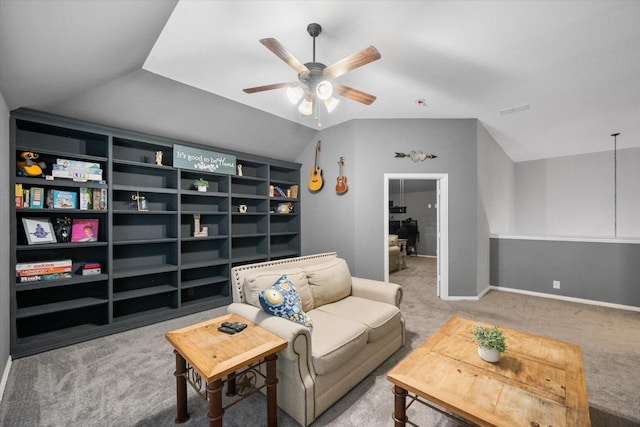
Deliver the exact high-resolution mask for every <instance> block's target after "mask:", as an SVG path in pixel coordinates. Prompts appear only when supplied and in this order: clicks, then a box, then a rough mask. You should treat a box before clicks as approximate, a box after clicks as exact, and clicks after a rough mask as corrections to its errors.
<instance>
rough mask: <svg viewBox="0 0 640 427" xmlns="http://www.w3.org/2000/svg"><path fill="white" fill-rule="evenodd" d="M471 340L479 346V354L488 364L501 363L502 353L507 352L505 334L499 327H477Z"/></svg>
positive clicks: (474, 328) (472, 331)
mask: <svg viewBox="0 0 640 427" xmlns="http://www.w3.org/2000/svg"><path fill="white" fill-rule="evenodd" d="M471 339H472V340H473V341H474V342H475V343H476V344H478V354H479V355H480V357H481V358H482V359H483V360H486V361H487V362H491V363H495V362H497V361H499V360H500V353H504V352H505V351H506V350H507V343H506V340H505V338H504V334H503V333H502V331H501V330H500V329H498V327H497V326H494V327H493V328H487V327H484V326H478V325H476V326H474V327H473V329H472V330H471Z"/></svg>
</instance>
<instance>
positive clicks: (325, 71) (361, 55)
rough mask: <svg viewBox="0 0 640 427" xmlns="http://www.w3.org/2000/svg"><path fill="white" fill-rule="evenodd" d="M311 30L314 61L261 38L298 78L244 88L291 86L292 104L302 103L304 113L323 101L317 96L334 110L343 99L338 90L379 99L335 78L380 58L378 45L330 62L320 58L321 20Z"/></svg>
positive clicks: (360, 99)
mask: <svg viewBox="0 0 640 427" xmlns="http://www.w3.org/2000/svg"><path fill="white" fill-rule="evenodd" d="M307 32H308V33H309V35H310V36H311V37H312V38H313V61H312V62H307V63H306V64H303V63H302V62H301V61H300V60H299V59H298V58H296V57H295V56H293V54H291V52H289V51H288V50H287V49H286V48H285V47H284V46H283V45H282V44H281V43H280V42H279V41H277V40H276V39H274V38H266V39H261V40H260V43H262V44H263V45H264V46H265V47H266V48H267V49H269V50H270V51H271V52H273V53H274V54H276V56H278V58H280V59H282V60H283V61H284V62H286V63H287V64H288V65H289V66H290V67H291V68H293V69H294V70H295V71H296V72H297V73H298V82H289V83H275V84H270V85H265V86H256V87H251V88H247V89H243V91H244V92H245V93H256V92H264V91H267V90H273V89H281V88H287V96H288V98H289V100H290V101H291V103H292V104H294V105H298V111H299V112H300V114H302V115H303V116H310V115H311V114H312V112H313V109H314V106H315V107H316V108H317V105H318V104H319V103H317V102H315V101H316V99H319V100H321V101H322V102H323V103H324V105H325V107H326V108H327V111H329V112H331V111H333V110H334V109H335V107H336V106H337V105H338V104H339V103H340V101H339V100H338V99H336V98H335V97H334V96H333V94H334V93H335V94H337V95H339V96H342V97H345V98H349V99H351V100H354V101H357V102H360V103H362V104H366V105H370V104H371V103H372V102H373V101H375V100H376V97H375V96H373V95H371V94H368V93H366V92H362V91H360V90H357V89H354V88H351V87H349V86H345V85H341V84H338V83H336V82H335V81H333V79H335V78H336V77H340V76H341V75H343V74H346V73H348V72H349V71H351V70H355V69H356V68H358V67H362V66H363V65H366V64H368V63H370V62H373V61H376V60H378V59H380V52H378V50H377V49H376V48H375V47H373V46H369V47H368V48H366V49H363V50H361V51H360V52H357V53H354V54H353V55H349V56H347V57H346V58H344V59H342V60H340V61H338V62H336V63H334V64H331V65H329V66H326V65H325V64H323V63H321V62H316V37H318V36H319V35H320V33H321V32H322V27H321V26H320V24H316V23H311V24H309V25H308V26H307Z"/></svg>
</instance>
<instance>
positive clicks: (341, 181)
mask: <svg viewBox="0 0 640 427" xmlns="http://www.w3.org/2000/svg"><path fill="white" fill-rule="evenodd" d="M338 164H339V165H340V174H339V175H338V179H337V182H336V193H338V194H344V193H346V192H347V190H348V189H349V188H348V187H347V177H346V176H344V175H343V174H342V167H343V166H344V157H342V156H340V160H338Z"/></svg>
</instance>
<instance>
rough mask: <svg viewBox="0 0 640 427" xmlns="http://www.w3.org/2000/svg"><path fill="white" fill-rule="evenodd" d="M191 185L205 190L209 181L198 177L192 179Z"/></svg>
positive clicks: (199, 189)
mask: <svg viewBox="0 0 640 427" xmlns="http://www.w3.org/2000/svg"><path fill="white" fill-rule="evenodd" d="M193 186H194V187H196V188H197V189H198V191H202V192H205V191H207V188H208V187H209V181H205V180H204V179H202V178H198V179H196V180H194V181H193Z"/></svg>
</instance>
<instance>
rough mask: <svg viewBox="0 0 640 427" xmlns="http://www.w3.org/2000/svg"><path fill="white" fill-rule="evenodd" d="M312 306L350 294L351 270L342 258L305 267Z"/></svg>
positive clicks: (327, 302)
mask: <svg viewBox="0 0 640 427" xmlns="http://www.w3.org/2000/svg"><path fill="white" fill-rule="evenodd" d="M305 270H306V271H307V280H308V282H309V288H310V289H311V294H312V295H313V303H314V308H315V307H320V306H322V305H324V304H329V303H331V302H334V301H339V300H341V299H342V298H346V297H348V296H349V295H351V272H350V271H349V266H348V265H347V262H346V261H345V260H344V259H342V258H336V259H334V260H331V261H328V262H325V263H322V264H317V265H310V266H307V267H305Z"/></svg>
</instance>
